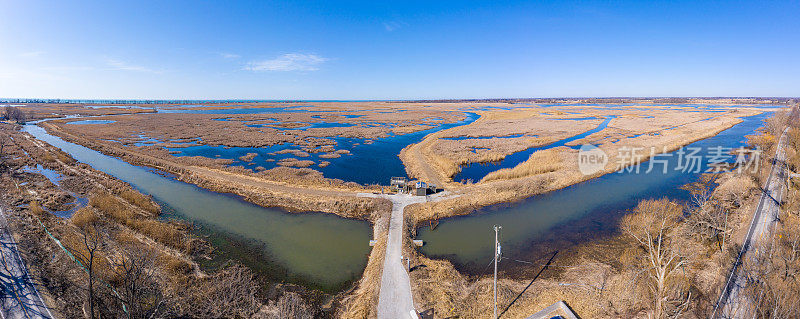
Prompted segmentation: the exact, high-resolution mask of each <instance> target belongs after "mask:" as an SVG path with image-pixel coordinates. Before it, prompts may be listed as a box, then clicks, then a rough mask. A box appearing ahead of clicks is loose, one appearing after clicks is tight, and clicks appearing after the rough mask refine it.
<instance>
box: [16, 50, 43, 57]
mask: <svg viewBox="0 0 800 319" xmlns="http://www.w3.org/2000/svg"><path fill="white" fill-rule="evenodd" d="M44 53H45V52H44V51H29V52H22V53H20V54H19V56H20V57H23V58H33V57H37V56H40V55H42V54H44Z"/></svg>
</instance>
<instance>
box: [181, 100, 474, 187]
mask: <svg viewBox="0 0 800 319" xmlns="http://www.w3.org/2000/svg"><path fill="white" fill-rule="evenodd" d="M465 114H466V117H465V118H464V119H463V120H461V121H458V122H455V123H450V124H442V125H439V126H436V127H434V128H430V129H427V130H422V131H418V132H414V133H407V134H398V135H392V136H389V137H386V138H376V139H372V140H367V139H359V138H343V137H335V138H332V140H334V141H335V142H336V143H337V145H336V149H339V150H348V151H349V152H350V153H349V154H341V155H340V157H338V158H324V157H321V156H324V155H323V154H325V153H322V152H320V153H309V154H308V156H305V157H298V156H296V155H295V154H292V153H284V154H276V153H275V152H280V151H283V150H289V149H295V150H299V149H300V147H298V146H296V145H293V144H291V143H287V144H282V145H274V146H269V147H226V146H209V145H198V146H189V147H176V148H169V150H170V151H171V152H173V155H174V156H204V157H208V158H223V159H231V160H234V162H233V163H232V164H231V166H240V167H244V168H248V169H255V168H257V167H259V166H260V167H263V168H264V169H271V168H274V167H277V166H278V162H279V161H280V160H281V159H287V158H297V159H298V160H312V161H314V162H315V163H316V164H315V165H313V166H310V168H313V169H315V170H318V171H320V172H322V175H323V176H325V177H327V178H336V179H341V180H344V181H350V182H356V183H359V184H364V185H369V184H379V185H387V184H388V183H389V179H390V178H391V177H392V176H406V170H405V166H404V165H403V162H402V161H401V160H400V157H399V156H398V155H399V154H400V151H401V150H402V149H403V148H405V147H406V146H408V145H411V144H414V143H419V142H420V141H422V139H424V138H425V136H427V135H428V134H431V133H435V132H438V131H441V130H446V129H449V128H453V127H456V126H461V125H467V124H469V123H472V122H474V121H475V120H477V119H478V117H479V116H478V115H477V114H475V113H471V112H465ZM248 153H255V154H257V155H256V157H255V158H253V159H252V160H251V161H243V160H240V159H239V157H242V156H245V155H247V154H248ZM304 155H305V154H304ZM323 161H327V162H329V163H330V164H329V165H327V166H325V167H320V166H319V163H320V162H323Z"/></svg>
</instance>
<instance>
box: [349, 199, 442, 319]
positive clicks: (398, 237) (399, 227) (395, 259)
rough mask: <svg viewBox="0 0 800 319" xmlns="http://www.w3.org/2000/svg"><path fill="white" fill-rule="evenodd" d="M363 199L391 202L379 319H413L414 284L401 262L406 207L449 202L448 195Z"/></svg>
mask: <svg viewBox="0 0 800 319" xmlns="http://www.w3.org/2000/svg"><path fill="white" fill-rule="evenodd" d="M358 196H360V197H375V198H386V199H388V200H390V201H391V202H392V217H391V219H390V221H389V233H388V236H389V237H388V239H387V241H386V255H385V257H384V260H383V274H382V275H381V288H380V295H379V296H378V318H379V319H384V318H385V319H396V318H412V317H411V314H412V312H413V313H414V314H416V309H415V308H414V297H413V296H412V295H411V280H410V279H409V277H408V269H407V268H406V263H405V262H404V261H403V260H402V258H403V257H404V256H403V239H404V238H405V237H406V235H407V234H406V232H405V221H404V219H403V210H405V208H406V206H408V205H411V204H414V203H422V202H425V201H438V200H441V199H444V198H450V197H449V196H447V195H446V193H440V194H437V195H433V196H427V197H426V196H412V195H408V194H398V195H378V194H358Z"/></svg>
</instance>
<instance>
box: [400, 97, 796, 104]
mask: <svg viewBox="0 0 800 319" xmlns="http://www.w3.org/2000/svg"><path fill="white" fill-rule="evenodd" d="M713 100H733V101H734V102H738V103H759V104H761V103H763V104H789V103H794V102H796V101H798V100H800V98H792V97H603V98H596V97H576V98H514V99H508V98H501V99H442V100H405V101H399V102H405V103H420V102H422V103H642V102H648V103H670V104H672V103H695V102H702V101H713Z"/></svg>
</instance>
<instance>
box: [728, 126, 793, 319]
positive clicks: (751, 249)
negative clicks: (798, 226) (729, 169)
mask: <svg viewBox="0 0 800 319" xmlns="http://www.w3.org/2000/svg"><path fill="white" fill-rule="evenodd" d="M787 130H788V129H787ZM785 145H786V130H784V132H783V134H781V138H780V140H779V141H778V150H777V152H776V154H775V161H774V163H773V166H772V170H771V171H770V175H769V177H767V182H766V183H765V184H764V188H763V191H762V193H761V198H760V199H759V201H758V206H757V207H756V211H755V212H754V213H753V221H752V222H751V224H750V229H749V231H748V232H747V237H745V242H744V244H743V245H742V251H741V252H740V253H739V259H738V260H737V262H736V264H735V265H734V268H733V271H731V274H730V276H729V277H728V282H727V284H726V286H725V287H726V289H724V290H723V292H722V294H721V295H720V298H719V300H718V301H717V306H716V307H715V308H714V315H713V317H714V318H753V317H754V314H753V313H751V310H752V308H753V307H752V306H751V303H750V300H748V298H747V297H746V296H745V294H744V293H743V292H744V289H745V288H746V285H747V280H746V279H745V276H744V274H743V271H742V267H741V264H742V263H743V262H744V261H746V260H752V259H754V258H755V257H756V256H757V255H758V254H759V253H760V252H763V251H764V247H765V246H766V245H767V244H769V243H770V241H772V237H773V234H772V230H773V227H774V226H775V224H776V223H777V221H778V214H779V213H780V202H781V200H782V199H783V193H784V191H785V188H786V185H785V181H786V174H787V172H786V166H785V165H784V162H785V159H786V154H785V152H784V147H785Z"/></svg>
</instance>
